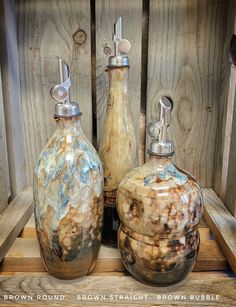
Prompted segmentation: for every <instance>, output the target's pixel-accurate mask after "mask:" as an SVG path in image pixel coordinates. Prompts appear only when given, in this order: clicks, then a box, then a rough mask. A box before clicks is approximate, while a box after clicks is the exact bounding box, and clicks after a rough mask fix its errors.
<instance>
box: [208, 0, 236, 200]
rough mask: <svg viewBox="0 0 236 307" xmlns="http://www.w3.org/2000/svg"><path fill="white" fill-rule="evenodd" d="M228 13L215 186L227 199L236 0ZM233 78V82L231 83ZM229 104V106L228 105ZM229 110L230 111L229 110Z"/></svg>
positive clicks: (231, 2)
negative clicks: (231, 53)
mask: <svg viewBox="0 0 236 307" xmlns="http://www.w3.org/2000/svg"><path fill="white" fill-rule="evenodd" d="M226 4H227V15H226V26H225V29H224V31H225V34H224V43H223V54H222V63H221V78H220V95H219V104H218V115H217V127H216V129H217V130H216V143H215V154H214V176H213V188H214V191H215V192H216V193H217V194H218V195H220V198H221V199H222V200H223V201H225V190H226V181H227V170H228V161H229V141H230V131H229V130H231V128H232V122H230V117H231V116H230V114H232V113H231V112H232V109H231V110H230V108H229V106H232V90H231V89H230V87H231V88H232V85H233V84H232V77H233V76H230V75H232V74H234V73H233V71H232V68H230V64H229V46H230V41H231V37H232V34H233V33H236V29H235V30H234V27H235V26H236V23H235V14H236V2H235V1H234V0H228V1H226ZM230 80H231V84H230ZM228 105H229V106H228ZM227 110H228V111H227Z"/></svg>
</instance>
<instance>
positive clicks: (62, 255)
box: [34, 117, 103, 279]
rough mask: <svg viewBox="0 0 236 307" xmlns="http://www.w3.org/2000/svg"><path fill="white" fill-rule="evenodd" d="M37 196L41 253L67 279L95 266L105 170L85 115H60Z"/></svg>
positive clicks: (40, 163) (37, 178) (42, 160)
mask: <svg viewBox="0 0 236 307" xmlns="http://www.w3.org/2000/svg"><path fill="white" fill-rule="evenodd" d="M34 202H35V221H36V230H37V236H38V240H39V243H40V249H41V255H42V257H43V259H44V263H45V266H46V268H47V270H48V271H49V273H50V274H52V275H54V276H55V277H58V278H62V279H72V278H77V277H81V276H84V275H86V274H88V273H89V272H90V271H92V269H93V267H94V264H95V261H96V258H97V255H98V251H99V247H100V241H101V228H102V218H103V170H102V165H101V161H100V159H99V157H98V155H97V153H96V150H95V149H94V148H93V146H92V145H91V144H90V142H89V141H88V140H87V138H86V136H85V134H84V133H83V131H82V129H81V126H80V118H79V117H76V118H73V119H72V118H69V119H60V120H58V121H57V129H56V131H55V133H54V134H53V136H52V138H51V139H50V141H49V142H48V144H47V145H46V146H45V148H44V149H43V151H42V152H41V154H40V156H39V158H38V160H37V162H36V166H35V170H34Z"/></svg>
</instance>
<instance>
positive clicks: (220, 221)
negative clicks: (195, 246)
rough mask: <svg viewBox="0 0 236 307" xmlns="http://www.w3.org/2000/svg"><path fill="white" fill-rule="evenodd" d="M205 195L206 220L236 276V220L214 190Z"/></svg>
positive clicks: (206, 191)
mask: <svg viewBox="0 0 236 307" xmlns="http://www.w3.org/2000/svg"><path fill="white" fill-rule="evenodd" d="M204 195H205V197H204V201H205V202H204V218H205V220H206V222H207V224H208V225H209V227H210V228H211V231H212V232H213V234H214V235H215V237H216V239H217V241H218V243H219V245H220V246H221V249H222V252H223V253H224V255H225V257H226V259H227V260H228V262H229V264H230V266H231V268H232V270H233V271H234V273H235V274H236V219H235V218H234V217H233V216H232V215H231V213H230V212H229V211H228V209H227V208H226V207H225V205H224V204H223V202H222V201H221V200H220V199H219V198H218V197H217V195H216V194H215V192H214V191H213V190H212V189H208V190H207V189H205V193H204Z"/></svg>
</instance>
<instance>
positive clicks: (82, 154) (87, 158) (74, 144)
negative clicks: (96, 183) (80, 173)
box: [35, 130, 102, 175]
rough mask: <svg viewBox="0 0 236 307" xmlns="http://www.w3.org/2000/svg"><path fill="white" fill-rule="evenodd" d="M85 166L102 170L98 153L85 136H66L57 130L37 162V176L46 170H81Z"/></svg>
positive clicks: (82, 134) (81, 134) (75, 134)
mask: <svg viewBox="0 0 236 307" xmlns="http://www.w3.org/2000/svg"><path fill="white" fill-rule="evenodd" d="M85 164H87V167H90V168H94V169H97V168H99V169H101V170H102V166H101V161H100V158H99V156H98V154H97V151H96V150H95V148H94V147H93V145H92V144H91V143H90V142H89V140H88V139H87V137H86V136H85V134H84V133H83V132H82V133H79V134H77V133H74V134H69V133H67V134H66V133H63V132H62V131H60V130H56V131H55V133H54V134H53V136H52V137H51V139H50V140H49V141H48V143H47V144H46V145H45V147H44V148H43V150H42V151H41V153H40V155H39V157H38V160H37V161H36V165H35V175H37V174H38V173H39V172H40V171H42V170H46V169H51V170H52V169H60V168H71V167H72V166H73V167H74V168H80V167H84V166H85Z"/></svg>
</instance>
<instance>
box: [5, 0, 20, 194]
mask: <svg viewBox="0 0 236 307" xmlns="http://www.w3.org/2000/svg"><path fill="white" fill-rule="evenodd" d="M0 51H1V52H0V60H1V72H2V89H3V103H4V111H5V123H6V135H7V148H8V161H9V173H10V185H11V193H12V196H13V197H14V196H16V195H17V193H18V192H19V191H20V190H21V189H22V188H23V187H24V186H25V152H24V145H23V127H22V116H21V115H22V114H21V108H20V102H21V101H20V80H19V59H18V46H17V24H16V16H15V1H14V0H4V1H0Z"/></svg>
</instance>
